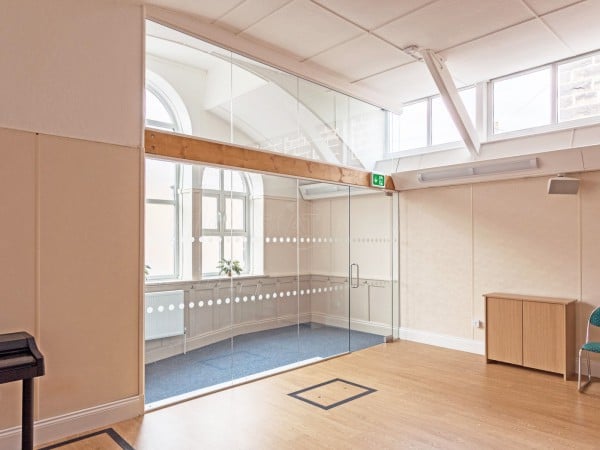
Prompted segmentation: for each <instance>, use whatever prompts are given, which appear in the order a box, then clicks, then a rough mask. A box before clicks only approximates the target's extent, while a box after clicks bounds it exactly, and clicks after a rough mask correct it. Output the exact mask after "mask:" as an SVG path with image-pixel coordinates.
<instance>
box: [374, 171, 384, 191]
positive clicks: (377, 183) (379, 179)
mask: <svg viewBox="0 0 600 450" xmlns="http://www.w3.org/2000/svg"><path fill="white" fill-rule="evenodd" d="M371 186H374V187H381V188H382V187H385V175H381V174H380V173H371Z"/></svg>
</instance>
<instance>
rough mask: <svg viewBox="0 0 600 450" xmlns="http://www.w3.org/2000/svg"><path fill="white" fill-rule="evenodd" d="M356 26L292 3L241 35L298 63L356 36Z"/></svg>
mask: <svg viewBox="0 0 600 450" xmlns="http://www.w3.org/2000/svg"><path fill="white" fill-rule="evenodd" d="M361 33H362V32H361V30H360V29H359V28H357V27H356V26H354V25H352V24H350V23H348V22H346V21H345V20H343V19H340V18H339V17H337V16H335V15H334V14H331V13H330V12H327V11H325V10H324V9H323V8H320V7H319V6H317V5H315V4H314V3H311V2H309V1H308V0H295V1H294V2H292V3H290V4H288V5H286V6H285V7H283V8H281V9H280V10H278V11H276V12H275V13H273V14H271V15H269V16H267V17H265V19H264V20H261V21H259V22H258V23H256V24H255V25H253V26H251V27H250V28H248V29H247V30H246V31H244V32H243V33H241V36H244V37H246V38H249V39H253V40H257V41H259V42H260V43H261V44H263V45H266V46H270V47H275V48H278V49H281V50H283V51H286V52H288V53H291V54H292V55H295V56H296V57H298V58H299V59H304V58H307V57H309V56H312V55H315V54H317V53H319V52H322V51H324V50H326V49H328V48H330V47H333V46H334V45H336V44H339V43H341V42H344V41H346V40H348V39H351V38H353V37H356V36H358V35H360V34H361Z"/></svg>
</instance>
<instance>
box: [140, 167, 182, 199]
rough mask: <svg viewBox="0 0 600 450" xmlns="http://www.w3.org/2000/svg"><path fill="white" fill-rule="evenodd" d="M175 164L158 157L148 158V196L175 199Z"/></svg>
mask: <svg viewBox="0 0 600 450" xmlns="http://www.w3.org/2000/svg"><path fill="white" fill-rule="evenodd" d="M175 167H176V166H175V164H173V163H172V162H169V161H160V160H158V159H147V160H146V198H152V199H159V200H173V198H174V195H175V170H176V169H175Z"/></svg>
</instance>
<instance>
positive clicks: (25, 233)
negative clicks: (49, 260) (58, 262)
mask: <svg viewBox="0 0 600 450" xmlns="http://www.w3.org/2000/svg"><path fill="white" fill-rule="evenodd" d="M35 143H36V136H35V134H33V133H25V132H20V131H13V130H7V129H3V128H0V208H1V209H0V210H1V213H0V217H2V220H1V221H0V236H2V237H1V238H0V333H11V332H15V331H27V332H29V333H31V334H33V335H35V331H36V330H35V281H36V280H35V278H36V277H35ZM42 350H44V349H43V348H42ZM20 395H21V383H10V384H4V385H0V405H6V407H4V408H2V411H1V412H0V429H3V428H8V427H11V426H15V425H18V424H19V423H20V415H19V411H20V406H19V405H20V404H21V397H20Z"/></svg>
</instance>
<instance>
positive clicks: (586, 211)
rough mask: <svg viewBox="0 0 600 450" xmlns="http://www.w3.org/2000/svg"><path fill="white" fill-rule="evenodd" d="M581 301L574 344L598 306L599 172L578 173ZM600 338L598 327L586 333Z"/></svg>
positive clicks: (599, 280) (599, 273)
mask: <svg viewBox="0 0 600 450" xmlns="http://www.w3.org/2000/svg"><path fill="white" fill-rule="evenodd" d="M579 195H580V196H581V247H582V274H581V278H582V280H581V281H582V295H581V300H582V303H581V304H580V305H577V306H578V307H579V309H578V311H577V317H578V321H577V323H578V325H579V326H578V330H577V346H580V345H581V344H582V343H583V342H584V340H585V330H586V327H587V319H588V317H589V315H590V313H591V312H592V309H593V308H595V307H596V306H598V305H600V172H590V173H586V174H583V175H581V189H580V194H579ZM590 334H591V337H592V338H593V339H594V340H596V341H600V330H598V329H596V330H594V331H593V333H590Z"/></svg>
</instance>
